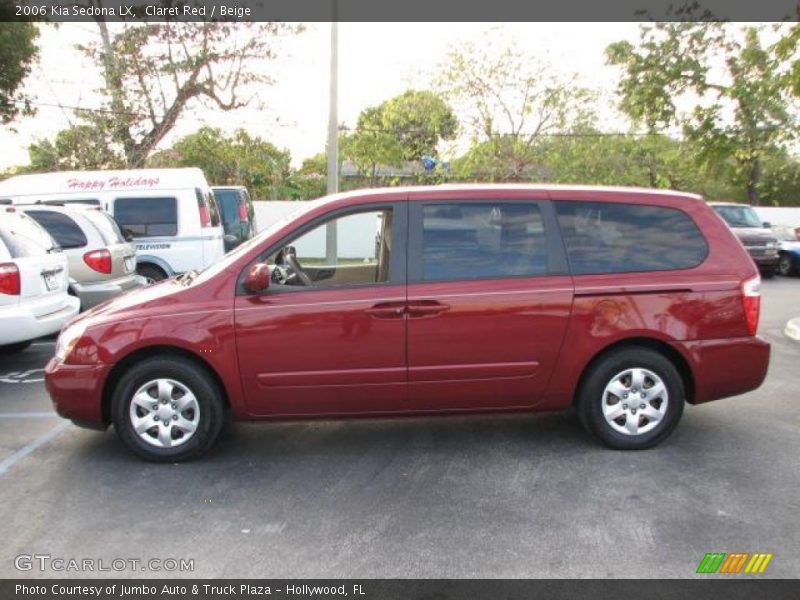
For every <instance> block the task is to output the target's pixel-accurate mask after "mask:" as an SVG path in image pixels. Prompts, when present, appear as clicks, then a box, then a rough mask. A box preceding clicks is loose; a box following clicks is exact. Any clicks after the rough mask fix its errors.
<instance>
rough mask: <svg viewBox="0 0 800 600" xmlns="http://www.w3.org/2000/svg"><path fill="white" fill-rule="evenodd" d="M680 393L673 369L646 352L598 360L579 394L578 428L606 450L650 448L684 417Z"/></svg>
mask: <svg viewBox="0 0 800 600" xmlns="http://www.w3.org/2000/svg"><path fill="white" fill-rule="evenodd" d="M684 397H685V392H684V389H683V381H682V380H681V376H680V374H679V373H678V371H677V370H676V368H675V365H673V364H672V362H671V361H670V360H669V359H667V358H666V357H665V356H664V355H662V354H660V353H658V352H655V351H653V350H650V349H648V348H624V349H620V350H616V351H612V352H610V353H608V354H607V355H605V356H603V357H601V358H600V360H599V361H597V362H596V363H595V364H594V365H593V366H592V367H591V371H590V372H589V373H588V374H587V376H586V378H585V379H584V381H583V384H582V386H581V389H580V390H579V392H578V415H579V416H580V419H581V423H582V424H583V426H584V427H585V428H586V429H587V430H588V431H589V432H590V433H592V434H594V435H596V436H597V437H598V438H600V440H602V441H603V442H604V443H605V444H607V445H608V446H611V447H612V448H618V449H621V450H639V449H643V448H650V447H652V446H655V445H656V444H658V443H660V442H661V441H663V440H664V439H665V438H666V437H667V436H668V435H669V434H670V433H671V432H672V430H673V429H674V428H675V426H676V425H677V424H678V421H679V420H680V418H681V414H682V413H683V405H684Z"/></svg>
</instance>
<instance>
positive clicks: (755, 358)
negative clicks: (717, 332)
mask: <svg viewBox="0 0 800 600" xmlns="http://www.w3.org/2000/svg"><path fill="white" fill-rule="evenodd" d="M673 346H675V347H676V348H677V349H678V350H679V351H680V352H681V353H682V354H683V355H684V356H685V357H686V358H687V360H688V361H689V364H690V365H691V368H692V373H693V376H694V388H695V389H694V399H693V402H692V403H693V404H702V403H703V402H710V401H711V400H719V399H720V398H727V397H729V396H738V395H739V394H744V393H746V392H749V391H752V390H754V389H756V388H758V387H759V386H760V385H761V384H762V383H763V382H764V379H765V378H766V376H767V369H768V367H769V354H770V345H769V343H767V342H766V341H764V340H762V339H761V338H760V337H745V338H732V339H723V340H698V341H693V342H675V343H673Z"/></svg>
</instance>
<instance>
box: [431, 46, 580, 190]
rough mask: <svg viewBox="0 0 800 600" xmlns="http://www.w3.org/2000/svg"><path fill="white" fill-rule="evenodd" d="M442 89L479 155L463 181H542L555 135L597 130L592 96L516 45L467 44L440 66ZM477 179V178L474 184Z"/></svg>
mask: <svg viewBox="0 0 800 600" xmlns="http://www.w3.org/2000/svg"><path fill="white" fill-rule="evenodd" d="M437 89H438V90H439V91H440V92H441V93H442V94H443V95H444V96H445V98H447V99H448V100H449V101H450V102H451V104H452V105H453V107H454V108H455V110H456V113H457V114H459V115H461V117H462V122H464V123H465V124H466V128H467V133H468V134H469V135H470V136H471V143H472V150H471V151H470V152H469V153H468V154H467V156H466V157H463V160H460V161H457V162H458V164H457V165H455V167H456V169H457V170H459V172H458V173H457V174H456V176H458V177H460V178H472V179H488V180H492V181H520V180H531V179H536V178H538V177H539V175H540V169H539V165H538V161H539V159H540V152H539V149H538V146H539V145H540V144H541V142H542V141H543V140H545V139H547V137H548V136H550V135H552V134H566V133H570V132H579V131H583V130H586V129H587V128H589V127H590V126H591V125H592V124H593V122H594V111H593V108H592V104H591V103H592V100H593V94H592V93H591V92H590V91H589V90H587V89H585V88H583V87H581V86H580V85H578V84H577V76H576V75H574V74H565V73H564V72H563V69H556V68H554V67H553V66H551V65H550V64H548V63H547V62H545V61H542V60H540V59H538V58H537V57H535V56H530V55H527V54H526V53H524V52H522V51H520V50H519V49H518V48H517V47H516V46H515V45H513V44H506V45H503V46H501V47H500V48H499V49H498V50H496V51H495V49H494V48H492V47H491V42H488V48H487V45H486V44H482V45H480V46H478V45H476V44H474V43H472V42H468V43H466V44H464V45H461V46H459V47H457V48H455V49H453V50H452V51H451V52H450V54H449V56H448V57H447V60H446V61H445V62H444V63H443V64H442V65H440V67H439V75H438V77H437ZM470 174H471V175H472V177H470Z"/></svg>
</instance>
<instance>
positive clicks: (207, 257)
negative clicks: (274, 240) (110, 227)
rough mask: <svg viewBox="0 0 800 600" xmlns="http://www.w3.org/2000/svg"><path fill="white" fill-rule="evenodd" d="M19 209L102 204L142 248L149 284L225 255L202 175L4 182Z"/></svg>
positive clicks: (93, 174) (70, 176) (74, 174)
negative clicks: (34, 204) (38, 205)
mask: <svg viewBox="0 0 800 600" xmlns="http://www.w3.org/2000/svg"><path fill="white" fill-rule="evenodd" d="M0 195H2V196H3V197H7V198H11V199H12V201H13V202H14V203H15V204H30V203H31V202H41V203H43V204H47V203H59V204H69V203H74V204H80V203H84V204H96V205H99V206H101V207H102V208H103V209H105V210H106V211H107V212H108V213H110V214H111V215H112V216H113V217H114V219H115V220H116V221H117V223H119V225H120V227H121V228H122V230H123V233H124V234H125V235H126V237H128V238H130V239H132V240H134V241H135V243H136V251H137V257H136V260H137V271H138V273H139V274H140V275H142V276H143V277H145V278H146V279H147V280H148V281H150V282H153V281H160V280H162V279H166V278H167V277H171V276H173V275H176V274H180V273H184V272H186V271H191V270H193V269H203V268H205V267H207V266H208V265H211V264H213V263H214V262H216V261H217V260H219V259H220V258H221V257H222V255H223V254H224V253H225V248H224V242H223V231H222V224H221V222H220V217H219V211H218V210H217V204H216V201H215V200H214V194H213V193H212V191H211V188H210V187H209V185H208V183H207V182H206V178H205V175H203V172H202V171H201V170H200V169H138V170H129V171H61V172H57V173H40V174H35V175H17V176H15V177H9V178H8V179H6V180H4V181H2V182H0Z"/></svg>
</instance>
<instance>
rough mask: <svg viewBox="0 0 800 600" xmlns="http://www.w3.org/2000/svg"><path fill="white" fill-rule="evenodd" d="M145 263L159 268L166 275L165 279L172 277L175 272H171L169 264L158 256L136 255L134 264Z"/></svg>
mask: <svg viewBox="0 0 800 600" xmlns="http://www.w3.org/2000/svg"><path fill="white" fill-rule="evenodd" d="M145 263H150V264H153V265H156V266H157V267H160V268H161V269H162V270H163V271H164V273H166V274H167V277H172V276H173V275H175V274H176V273H175V271H173V270H172V267H170V266H169V263H168V262H167V261H165V260H164V259H163V258H160V257H158V256H153V255H152V254H137V255H136V264H137V265H141V264H145Z"/></svg>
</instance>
